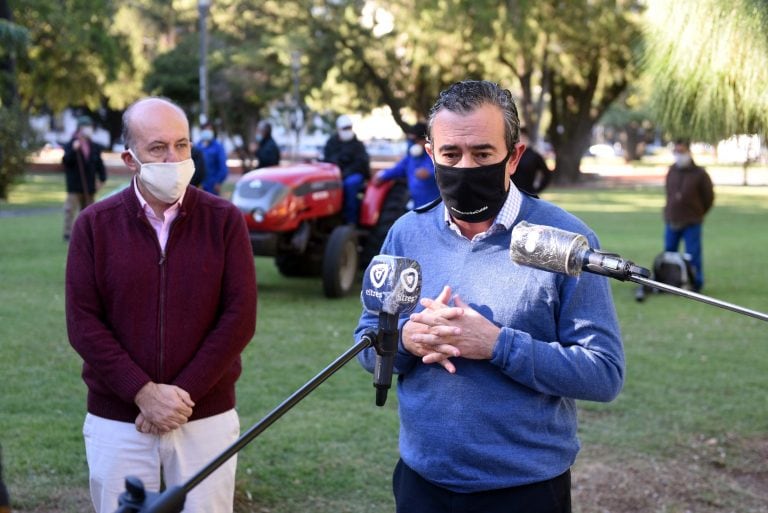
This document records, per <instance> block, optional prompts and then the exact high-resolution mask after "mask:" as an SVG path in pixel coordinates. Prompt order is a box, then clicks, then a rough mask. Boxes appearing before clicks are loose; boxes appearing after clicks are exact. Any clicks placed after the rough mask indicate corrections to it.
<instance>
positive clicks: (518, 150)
mask: <svg viewBox="0 0 768 513" xmlns="http://www.w3.org/2000/svg"><path fill="white" fill-rule="evenodd" d="M523 152H525V144H524V143H522V142H518V143H517V144H515V153H514V154H513V155H510V156H509V160H508V161H507V174H508V175H509V176H512V175H514V174H515V171H517V165H518V164H519V163H520V158H521V157H522V156H523Z"/></svg>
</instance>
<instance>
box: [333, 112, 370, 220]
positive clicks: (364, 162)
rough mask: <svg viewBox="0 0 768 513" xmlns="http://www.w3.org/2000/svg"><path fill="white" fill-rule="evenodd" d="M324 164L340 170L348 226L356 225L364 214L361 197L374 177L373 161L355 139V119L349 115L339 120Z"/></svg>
mask: <svg viewBox="0 0 768 513" xmlns="http://www.w3.org/2000/svg"><path fill="white" fill-rule="evenodd" d="M323 160H324V161H325V162H331V163H333V164H336V165H337V166H339V169H340V170H341V178H342V180H343V181H344V198H343V203H344V205H343V210H342V214H343V216H344V222H345V223H348V224H356V223H357V219H358V212H359V210H360V200H359V199H358V197H357V193H358V192H360V189H361V188H362V186H363V183H364V182H365V180H367V179H368V178H369V176H370V173H371V158H370V156H369V155H368V151H367V150H366V149H365V145H364V144H363V143H362V141H360V140H359V139H358V138H357V135H355V131H354V128H353V126H352V118H350V117H349V116H347V115H342V116H339V117H338V118H337V119H336V133H335V134H333V135H332V136H331V137H330V138H329V139H328V141H327V142H326V143H325V148H324V149H323Z"/></svg>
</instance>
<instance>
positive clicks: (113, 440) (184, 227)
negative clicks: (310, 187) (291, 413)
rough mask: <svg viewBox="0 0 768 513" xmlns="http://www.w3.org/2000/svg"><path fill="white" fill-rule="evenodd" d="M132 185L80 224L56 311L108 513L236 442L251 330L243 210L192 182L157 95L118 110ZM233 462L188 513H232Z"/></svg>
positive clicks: (186, 154)
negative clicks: (136, 492) (79, 365)
mask: <svg viewBox="0 0 768 513" xmlns="http://www.w3.org/2000/svg"><path fill="white" fill-rule="evenodd" d="M123 140H124V141H125V151H124V152H123V153H122V155H121V156H122V159H123V162H124V163H125V165H126V166H127V167H128V169H130V170H131V171H132V172H133V173H134V176H133V179H132V181H131V185H130V186H129V187H127V188H126V189H124V190H123V191H121V192H119V193H117V194H115V195H113V196H110V197H109V198H106V199H104V200H102V201H100V202H99V203H97V204H95V205H93V206H92V207H91V208H89V209H87V210H86V211H84V212H83V213H82V214H81V215H80V216H79V217H78V219H77V221H75V225H74V227H73V230H72V239H71V240H70V243H69V255H68V257H67V266H66V279H65V283H66V291H65V311H66V322H67V333H68V335H69V341H70V344H71V345H72V347H73V348H74V349H75V350H76V351H77V353H78V354H79V355H80V357H81V358H82V359H83V370H82V377H83V380H84V381H85V384H86V388H87V390H88V397H87V414H86V417H85V422H84V425H83V435H84V439H85V453H86V459H87V462H88V470H89V476H90V491H91V499H92V501H93V505H94V508H95V510H96V512H97V513H113V512H114V511H116V509H117V507H118V498H119V496H120V494H121V493H122V492H123V491H125V477H126V476H131V475H132V476H136V477H138V478H139V479H141V480H142V482H143V483H144V485H145V488H146V489H147V490H148V491H155V492H156V491H159V490H160V487H161V485H163V484H164V485H165V486H166V487H171V486H176V485H179V486H180V485H183V484H185V483H186V481H187V480H188V479H189V478H190V477H191V476H192V475H194V474H195V473H196V472H198V471H199V470H201V469H202V468H204V466H205V465H207V464H208V463H210V462H211V461H212V460H213V459H214V458H215V457H217V456H219V455H220V454H221V453H222V452H223V451H224V450H226V449H227V448H228V447H229V446H231V444H233V443H234V442H235V440H237V438H238V435H239V430H240V422H239V418H238V414H237V411H236V410H235V402H236V401H235V399H236V397H235V384H236V382H237V379H238V377H239V376H240V373H241V370H242V366H241V360H240V354H241V352H242V351H243V349H244V348H245V347H246V345H247V344H248V343H249V342H250V340H251V337H252V336H253V334H254V330H255V326H256V272H255V268H254V262H253V252H252V249H251V244H250V240H249V237H248V230H247V228H246V225H245V220H244V219H243V215H242V213H241V212H240V211H239V210H238V209H237V207H235V206H234V205H233V204H232V203H231V202H229V201H226V200H224V199H223V198H219V197H216V196H213V195H210V194H207V193H205V192H203V191H201V190H199V189H197V188H195V187H191V186H189V183H190V180H191V178H192V175H193V173H194V164H193V161H192V159H191V154H190V153H191V146H192V144H191V142H190V134H189V123H188V122H187V117H186V116H185V114H184V111H183V110H182V109H181V108H180V107H178V106H177V105H176V104H174V103H172V102H171V101H170V100H167V99H165V98H158V97H150V98H144V99H141V100H139V101H137V102H135V103H134V104H132V105H131V106H129V107H128V109H126V111H125V113H124V114H123ZM236 465H237V462H236V458H232V459H231V460H228V461H227V462H225V463H224V465H223V466H222V467H220V468H218V469H217V470H216V472H214V473H212V474H211V475H210V476H208V477H207V478H206V479H205V480H203V481H202V482H201V483H199V484H198V485H197V486H196V487H195V488H194V489H193V490H191V491H190V493H189V494H187V497H186V502H185V504H184V511H185V513H232V510H233V501H234V491H235V471H236Z"/></svg>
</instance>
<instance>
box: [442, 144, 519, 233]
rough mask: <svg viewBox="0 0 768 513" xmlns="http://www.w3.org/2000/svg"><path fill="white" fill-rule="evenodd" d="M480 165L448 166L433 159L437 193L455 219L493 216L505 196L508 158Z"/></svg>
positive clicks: (506, 191) (480, 218) (477, 218)
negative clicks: (438, 191)
mask: <svg viewBox="0 0 768 513" xmlns="http://www.w3.org/2000/svg"><path fill="white" fill-rule="evenodd" d="M510 155H511V154H510V153H507V156H506V157H504V160H502V161H501V162H498V163H496V164H490V165H487V166H479V167H451V166H444V165H442V164H438V163H437V162H435V178H436V180H437V188H438V189H440V196H441V197H442V198H443V202H444V203H445V206H446V207H448V212H450V214H451V216H452V217H454V218H455V219H459V220H461V221H467V222H470V223H480V222H483V221H487V220H489V219H493V218H494V217H496V214H498V213H499V211H500V210H501V207H503V206H504V202H505V201H506V199H507V193H508V192H509V191H508V190H505V189H504V178H505V177H506V174H507V161H508V160H509V157H510Z"/></svg>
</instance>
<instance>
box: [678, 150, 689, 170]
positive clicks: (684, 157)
mask: <svg viewBox="0 0 768 513" xmlns="http://www.w3.org/2000/svg"><path fill="white" fill-rule="evenodd" d="M690 163H691V156H690V155H688V154H687V153H675V164H677V167H685V166H687V165H688V164H690Z"/></svg>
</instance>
